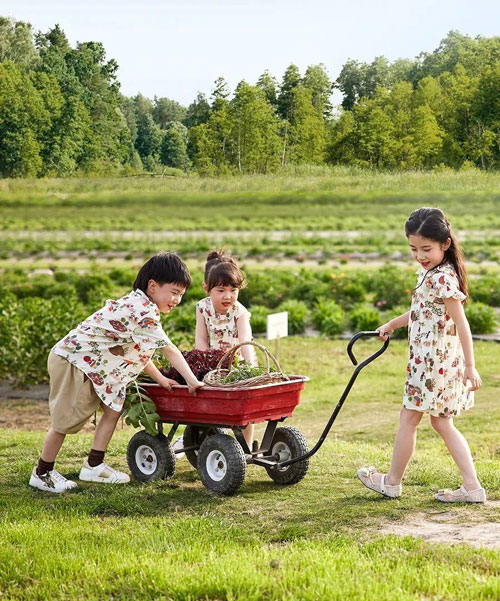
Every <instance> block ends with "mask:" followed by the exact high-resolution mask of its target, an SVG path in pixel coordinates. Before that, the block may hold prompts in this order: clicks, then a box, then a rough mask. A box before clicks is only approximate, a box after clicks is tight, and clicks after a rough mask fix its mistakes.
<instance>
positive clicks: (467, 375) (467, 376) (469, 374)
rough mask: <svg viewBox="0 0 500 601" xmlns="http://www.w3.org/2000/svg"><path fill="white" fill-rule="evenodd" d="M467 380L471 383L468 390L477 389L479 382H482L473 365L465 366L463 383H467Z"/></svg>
mask: <svg viewBox="0 0 500 601" xmlns="http://www.w3.org/2000/svg"><path fill="white" fill-rule="evenodd" d="M467 381H469V382H470V383H471V386H470V390H479V389H480V388H481V384H482V383H483V382H482V380H481V376H480V375H479V373H478V371H477V369H476V368H475V367H473V366H472V365H471V366H468V367H466V368H465V372H464V384H465V385H467Z"/></svg>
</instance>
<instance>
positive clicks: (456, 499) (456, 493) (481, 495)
mask: <svg viewBox="0 0 500 601" xmlns="http://www.w3.org/2000/svg"><path fill="white" fill-rule="evenodd" d="M434 498H435V499H436V501H441V503H486V491H485V490H484V488H476V490H467V489H466V488H465V487H464V486H463V485H462V486H461V487H460V488H457V490H451V488H443V489H442V490H438V492H437V493H436V494H435V495H434Z"/></svg>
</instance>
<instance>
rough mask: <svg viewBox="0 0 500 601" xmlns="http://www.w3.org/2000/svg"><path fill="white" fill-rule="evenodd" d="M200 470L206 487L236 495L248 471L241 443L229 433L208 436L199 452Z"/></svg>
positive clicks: (217, 491)
mask: <svg viewBox="0 0 500 601" xmlns="http://www.w3.org/2000/svg"><path fill="white" fill-rule="evenodd" d="M198 471H199V472H200V478H201V481H202V482H203V484H204V486H205V487H206V488H208V489H209V490H211V491H212V492H214V493H216V494H218V495H234V493H235V492H236V491H237V490H238V489H239V488H240V486H241V485H242V484H243V482H244V480H245V476H246V471H247V463H246V459H245V454H244V453H243V449H242V448H241V446H240V443H239V442H238V441H237V440H236V439H235V438H233V437H232V436H229V435H227V434H215V435H214V436H207V438H205V440H204V441H203V444H202V445H201V447H200V452H199V453H198Z"/></svg>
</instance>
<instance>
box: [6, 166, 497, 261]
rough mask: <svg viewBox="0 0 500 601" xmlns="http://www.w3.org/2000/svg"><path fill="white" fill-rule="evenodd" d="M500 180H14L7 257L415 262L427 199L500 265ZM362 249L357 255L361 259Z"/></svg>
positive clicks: (475, 255)
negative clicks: (410, 239) (407, 234)
mask: <svg viewBox="0 0 500 601" xmlns="http://www.w3.org/2000/svg"><path fill="white" fill-rule="evenodd" d="M499 189H500V175H497V174H488V173H476V172H462V173H453V172H451V173H448V172H444V173H414V174H405V175H403V174H393V175H391V174H379V175H377V174H370V173H366V172H365V173H363V172H357V171H356V170H353V169H335V170H331V171H328V172H325V173H324V174H322V175H318V176H304V177H300V178H298V177H295V178H294V177H285V176H269V177H267V178H265V177H258V176H255V177H251V176H248V177H242V178H239V179H236V180H233V179H227V180H224V179H206V178H205V179H203V178H163V179H162V178H159V179H142V178H121V179H114V180H91V181H87V180H70V181H65V180H47V181H44V180H41V181H36V182H31V181H23V180H20V181H19V180H3V181H2V182H1V183H0V214H1V217H2V219H1V225H0V228H1V230H0V231H1V238H0V259H2V260H3V261H5V260H8V259H10V260H11V262H16V261H18V260H19V259H23V258H27V257H29V258H30V259H31V261H32V262H33V261H35V260H38V261H40V260H41V261H44V262H46V261H47V260H48V259H50V260H54V259H68V258H70V259H74V258H75V257H78V256H89V254H90V255H91V256H94V257H103V258H107V259H111V260H112V259H116V258H120V259H124V258H126V259H127V258H128V259H130V258H134V257H137V256H139V257H142V256H143V255H145V254H146V255H147V254H151V253H152V252H154V251H155V250H157V249H158V248H166V247H167V248H175V249H176V250H178V251H179V252H180V253H182V254H183V255H185V256H186V257H191V258H199V257H201V256H202V255H203V254H204V253H206V251H207V250H209V249H210V248H212V247H213V246H214V245H219V246H220V245H223V246H226V247H228V248H230V249H231V250H233V252H235V253H237V254H238V255H239V256H240V257H241V258H256V259H266V258H267V259H281V260H282V259H287V258H288V259H294V260H298V261H304V260H308V259H311V260H314V261H316V262H319V263H322V262H325V261H331V260H342V259H344V260H346V258H347V259H352V258H356V259H361V260H372V259H374V258H389V259H394V258H398V259H404V258H406V242H405V239H404V236H403V235H402V232H403V225H404V221H405V219H406V218H407V216H408V215H409V213H410V212H411V211H412V210H413V209H415V208H417V207H419V206H436V205H438V206H440V207H442V208H443V209H444V210H445V211H446V212H447V214H448V215H449V218H450V221H451V222H452V223H453V225H454V227H455V229H456V230H457V231H459V232H460V234H461V236H460V237H461V240H462V242H463V244H464V247H465V250H466V251H467V253H468V258H469V260H470V261H475V262H481V261H489V262H492V263H494V264H497V263H498V257H499V244H500V243H499V236H498V232H499V231H500V210H499V209H500V193H499V192H498V190H499ZM353 255H354V257H353Z"/></svg>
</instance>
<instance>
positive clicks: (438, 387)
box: [403, 263, 474, 417]
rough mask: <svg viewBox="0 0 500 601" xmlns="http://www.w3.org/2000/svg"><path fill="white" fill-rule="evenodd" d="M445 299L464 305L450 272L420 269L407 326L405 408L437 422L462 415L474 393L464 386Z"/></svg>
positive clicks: (448, 268)
mask: <svg viewBox="0 0 500 601" xmlns="http://www.w3.org/2000/svg"><path fill="white" fill-rule="evenodd" d="M445 298H455V299H457V300H459V301H463V300H465V295H464V294H463V293H462V292H461V291H460V288H459V282H458V278H457V275H456V273H455V269H454V267H453V266H452V265H451V264H450V263H444V264H443V265H439V266H438V267H436V268H434V269H432V270H430V271H426V270H425V269H423V268H421V269H419V271H418V280H417V287H416V289H415V291H414V293H413V297H412V303H411V312H410V319H409V322H408V339H409V346H410V358H409V362H408V367H407V374H406V387H405V394H404V400H403V405H404V406H405V407H406V408H407V409H415V410H417V411H428V412H429V413H430V415H434V416H438V417H446V416H453V415H460V411H462V410H463V411H465V410H467V409H470V408H471V407H472V406H473V405H474V393H473V392H470V391H468V390H467V388H466V386H465V384H464V381H463V379H464V370H465V360H464V355H463V351H462V345H461V343H460V339H459V337H458V334H457V328H456V326H455V323H454V322H453V320H452V319H451V316H450V315H449V314H448V313H447V312H446V308H445V305H444V299H445Z"/></svg>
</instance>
